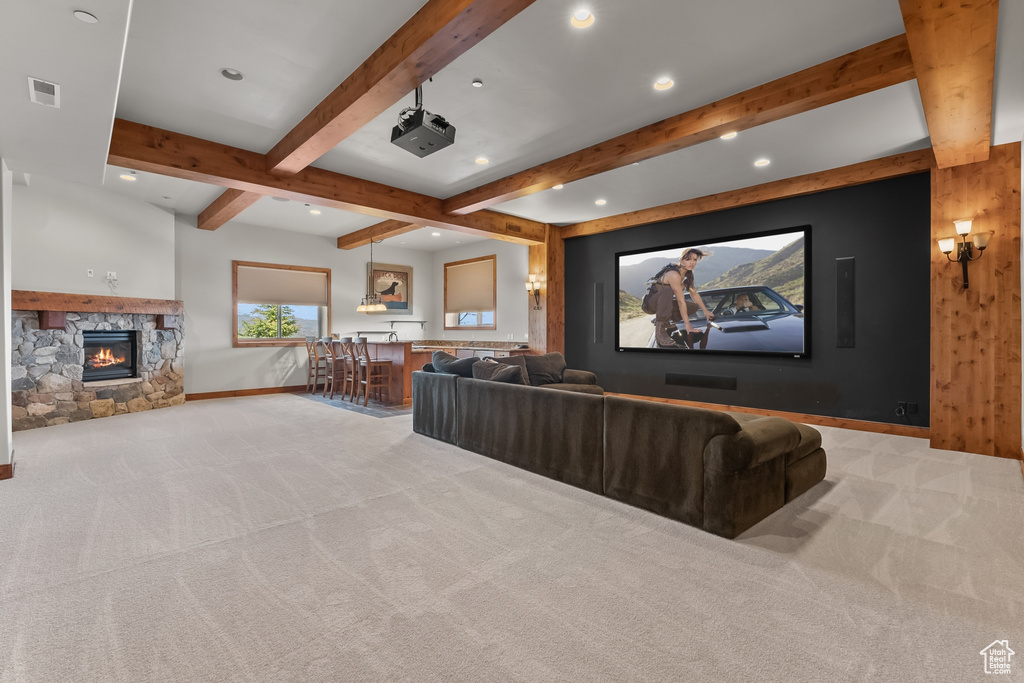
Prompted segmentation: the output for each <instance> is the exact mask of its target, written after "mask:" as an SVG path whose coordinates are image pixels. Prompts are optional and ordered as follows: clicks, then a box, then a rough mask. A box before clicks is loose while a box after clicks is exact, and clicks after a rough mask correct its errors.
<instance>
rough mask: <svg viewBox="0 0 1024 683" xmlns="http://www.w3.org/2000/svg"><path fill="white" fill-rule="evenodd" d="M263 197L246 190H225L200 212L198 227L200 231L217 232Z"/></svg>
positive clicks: (197, 221)
mask: <svg viewBox="0 0 1024 683" xmlns="http://www.w3.org/2000/svg"><path fill="white" fill-rule="evenodd" d="M262 196H263V195H261V194H259V193H257V192H246V191H245V190H235V189H229V190H224V192H223V193H222V194H221V195H220V196H219V197H217V198H216V199H215V200H213V203H212V204H210V205H209V206H208V207H206V208H205V209H203V210H202V211H200V212H199V217H198V219H197V220H196V227H197V228H199V229H200V230H216V229H217V228H219V227H220V226H222V225H224V224H225V223H227V222H228V221H229V220H231V219H232V218H234V217H235V216H237V215H238V214H240V213H242V212H243V211H245V210H246V209H248V208H249V207H250V206H252V205H253V204H255V203H256V202H258V201H259V200H260V198H261V197H262Z"/></svg>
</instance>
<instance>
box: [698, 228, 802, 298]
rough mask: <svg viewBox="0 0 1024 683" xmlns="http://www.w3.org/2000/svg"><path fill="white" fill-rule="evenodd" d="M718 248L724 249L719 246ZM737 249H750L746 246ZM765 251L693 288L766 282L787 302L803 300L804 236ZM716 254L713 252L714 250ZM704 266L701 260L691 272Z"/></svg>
mask: <svg viewBox="0 0 1024 683" xmlns="http://www.w3.org/2000/svg"><path fill="white" fill-rule="evenodd" d="M720 251H725V249H721V250H720ZM737 251H754V250H750V249H746V250H739V249H738V250H737ZM766 253H767V254H769V255H768V256H765V257H764V258H761V259H759V260H757V261H754V262H752V263H742V264H739V265H737V266H735V267H734V268H730V269H729V270H728V271H727V272H725V273H723V274H722V275H720V276H718V277H716V278H715V279H713V280H710V281H708V282H706V283H705V284H703V285H698V286H697V289H698V290H701V289H718V288H720V287H743V286H745V285H766V286H768V287H771V288H772V289H774V290H775V291H776V292H778V293H779V294H781V295H782V296H784V297H786V298H787V299H789V301H790V303H793V304H796V305H803V303H804V238H803V237H801V238H800V239H798V240H796V241H794V242H791V243H790V244H787V245H786V246H785V247H783V248H782V249H779V250H778V251H777V252H774V253H773V252H766ZM716 256H717V253H716ZM703 266H704V262H701V263H699V264H698V265H697V268H695V269H694V274H696V273H697V271H699V270H700V269H701V268H702V267H703Z"/></svg>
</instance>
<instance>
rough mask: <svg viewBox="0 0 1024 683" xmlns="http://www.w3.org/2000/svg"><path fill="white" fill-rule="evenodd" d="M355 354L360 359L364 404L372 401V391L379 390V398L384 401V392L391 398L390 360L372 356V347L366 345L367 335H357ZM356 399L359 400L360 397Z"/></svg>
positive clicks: (360, 386) (360, 382) (360, 384)
mask: <svg viewBox="0 0 1024 683" xmlns="http://www.w3.org/2000/svg"><path fill="white" fill-rule="evenodd" d="M354 346H355V354H354V355H355V356H356V357H357V358H358V359H359V391H361V392H362V395H363V405H364V406H365V405H366V404H367V403H369V401H370V391H371V390H373V389H376V390H377V400H378V401H383V400H384V398H383V393H384V392H386V393H387V395H388V401H390V400H391V364H392V362H393V361H390V360H374V359H373V358H370V349H369V347H367V345H366V337H356V339H355V343H354ZM356 400H359V399H358V397H357V398H356Z"/></svg>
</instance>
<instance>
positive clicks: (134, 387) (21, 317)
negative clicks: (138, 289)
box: [11, 291, 185, 431]
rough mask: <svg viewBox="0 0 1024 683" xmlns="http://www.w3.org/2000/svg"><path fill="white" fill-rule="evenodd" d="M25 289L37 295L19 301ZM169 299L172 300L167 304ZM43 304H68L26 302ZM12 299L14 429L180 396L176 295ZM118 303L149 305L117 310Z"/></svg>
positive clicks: (146, 406) (155, 404)
mask: <svg viewBox="0 0 1024 683" xmlns="http://www.w3.org/2000/svg"><path fill="white" fill-rule="evenodd" d="M28 295H37V296H36V297H35V298H29V299H28V300H27V301H26V297H27V296H28ZM50 297H60V298H61V301H60V302H58V303H53V302H52V301H50V300H49V298H50ZM172 304H176V307H172V308H170V309H168V306H169V305H172ZM42 305H45V306H47V307H48V308H49V309H53V308H55V307H56V308H59V307H61V306H66V307H67V308H66V310H62V311H53V310H45V309H43V310H25V309H27V308H28V307H29V306H42ZM12 307H13V308H14V309H15V310H14V311H13V313H12V320H11V337H12V358H11V380H12V382H11V389H12V392H11V402H12V406H13V407H12V422H13V428H14V430H15V431H20V430H24V429H34V428H37V427H48V426H51V425H58V424H67V423H69V422H78V421H81V420H91V419H95V418H100V417H108V416H111V415H120V414H123V413H133V412H140V411H144V410H152V409H154V408H164V407H167V406H172V405H179V404H181V403H184V402H185V394H184V330H183V327H184V326H183V325H181V324H180V322H181V319H182V315H181V314H180V312H181V304H180V302H173V301H172V302H168V301H151V300H139V299H128V298H124V297H81V296H76V295H60V294H50V293H47V292H20V291H15V292H12ZM82 308H85V310H82ZM89 308H117V309H120V310H117V311H116V312H112V311H90V310H88V309H89ZM125 308H128V309H131V308H136V309H138V308H144V309H145V308H148V309H150V310H155V311H156V312H154V313H135V312H122V311H123V310H124V309H125ZM160 310H175V311H177V312H178V314H165V313H160V312H159V311H160Z"/></svg>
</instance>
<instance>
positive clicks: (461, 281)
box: [444, 256, 495, 313]
mask: <svg viewBox="0 0 1024 683" xmlns="http://www.w3.org/2000/svg"><path fill="white" fill-rule="evenodd" d="M494 263H495V257H494V256H485V257H483V258H479V259H471V260H468V261H456V262H454V263H446V264H445V268H444V291H445V296H444V300H445V305H444V310H445V313H474V312H480V311H493V310H494Z"/></svg>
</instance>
